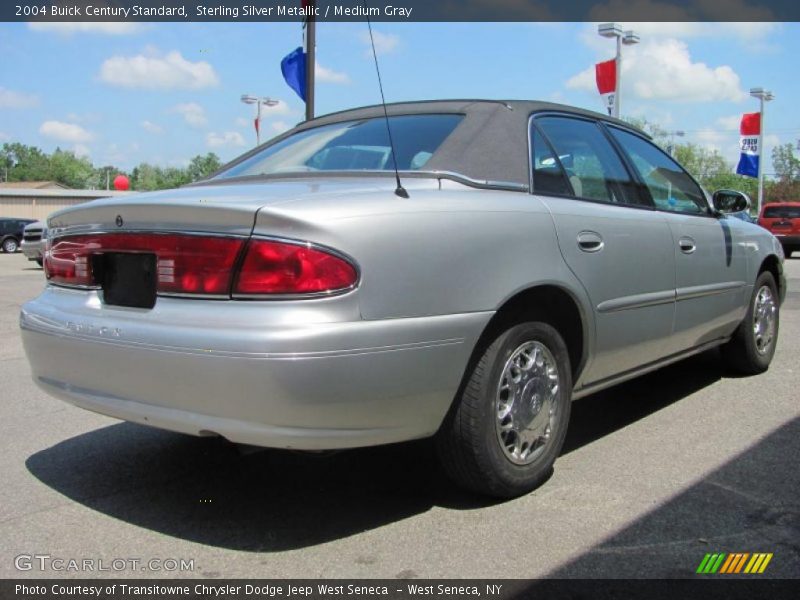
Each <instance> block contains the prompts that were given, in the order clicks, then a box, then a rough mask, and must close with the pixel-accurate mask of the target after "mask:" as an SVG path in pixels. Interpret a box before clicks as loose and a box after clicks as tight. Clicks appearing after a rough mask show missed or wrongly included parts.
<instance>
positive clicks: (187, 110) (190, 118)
mask: <svg viewBox="0 0 800 600" xmlns="http://www.w3.org/2000/svg"><path fill="white" fill-rule="evenodd" d="M172 110H173V111H174V112H176V113H178V114H180V115H181V116H182V117H183V120H184V121H186V122H187V123H188V124H189V125H191V126H192V127H203V126H205V124H206V123H208V118H207V117H206V111H205V109H204V108H203V107H202V106H200V105H199V104H197V103H195V102H186V103H184V104H178V105H177V106H175V107H174V108H173V109H172Z"/></svg>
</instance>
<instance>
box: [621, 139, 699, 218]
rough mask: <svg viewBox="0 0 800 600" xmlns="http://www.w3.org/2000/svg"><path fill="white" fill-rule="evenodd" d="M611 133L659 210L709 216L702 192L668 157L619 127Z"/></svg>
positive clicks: (652, 145) (658, 149)
mask: <svg viewBox="0 0 800 600" xmlns="http://www.w3.org/2000/svg"><path fill="white" fill-rule="evenodd" d="M609 129H610V130H611V134H612V135H613V136H614V137H615V138H616V140H617V141H618V142H619V143H620V145H621V146H622V148H623V150H624V151H625V152H626V153H627V154H628V157H629V158H630V159H631V162H632V163H633V166H634V168H635V169H636V170H637V171H638V172H639V177H641V178H642V180H643V181H644V184H645V185H646V186H647V189H648V190H649V191H650V196H652V198H653V202H654V203H655V205H656V208H658V209H660V210H667V211H671V212H680V213H689V214H707V213H708V204H707V203H706V199H705V195H704V194H703V190H701V189H700V186H698V185H697V184H696V183H695V182H694V181H693V180H692V178H691V177H690V176H689V174H688V173H687V172H686V171H684V170H683V168H682V167H681V166H680V165H679V164H678V163H676V162H675V161H674V160H672V158H670V157H669V155H667V154H666V153H665V152H664V151H662V150H661V149H660V148H658V147H657V146H655V145H654V144H651V143H650V142H648V141H647V140H645V139H643V138H641V137H639V136H638V135H634V134H632V133H628V132H627V131H622V130H621V129H617V128H616V127H610V128H609Z"/></svg>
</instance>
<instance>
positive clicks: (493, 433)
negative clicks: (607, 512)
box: [436, 322, 572, 498]
mask: <svg viewBox="0 0 800 600" xmlns="http://www.w3.org/2000/svg"><path fill="white" fill-rule="evenodd" d="M530 344H538V345H541V346H536V348H540V347H542V346H543V347H544V348H546V349H547V350H548V351H549V353H550V354H549V357H547V355H546V354H544V353H543V352H542V354H541V356H543V357H545V358H544V360H545V361H550V359H552V360H553V361H554V366H555V369H556V371H557V376H558V388H557V391H556V392H554V393H553V394H552V396H549V397H550V398H552V404H551V405H550V406H551V407H552V409H553V412H552V413H551V411H548V412H547V413H544V412H543V411H542V410H540V411H538V412H539V413H541V417H539V416H538V414H537V416H536V417H534V418H535V419H544V420H545V421H544V422H545V424H544V425H542V421H537V423H539V424H538V425H537V427H544V428H545V431H548V430H549V435H547V436H546V441H543V440H544V439H545V435H546V434H545V435H542V436H540V437H539V438H538V443H541V442H543V443H542V445H541V446H540V447H537V449H536V452H535V453H532V454H530V455H529V456H528V460H530V461H531V462H530V463H529V464H516V463H515V462H513V459H512V458H511V457H510V456H509V454H508V451H507V450H506V448H505V444H504V443H503V442H501V439H500V437H501V434H500V433H499V432H498V427H499V426H498V425H497V423H498V419H499V417H498V407H499V406H500V402H501V401H500V400H499V395H500V394H501V392H500V380H501V377H503V376H504V372H505V373H506V376H505V377H504V381H505V380H507V377H508V373H510V372H509V371H506V370H505V369H506V366H507V363H508V365H510V364H512V362H511V359H512V357H513V356H517V357H519V356H520V355H519V354H517V352H518V351H519V350H521V349H522V348H523V347H525V346H526V345H530ZM540 352H541V350H540ZM530 364H533V363H530ZM544 364H545V365H547V362H545V363H544ZM512 368H513V367H512ZM536 369H537V372H541V371H538V369H541V367H540V366H536ZM527 371H528V372H527V374H525V373H523V372H522V371H519V372H520V377H522V376H523V375H525V377H528V378H529V379H527V384H526V385H525V386H524V389H522V385H520V386H517V387H518V388H519V389H520V394H521V395H520V396H519V397H520V398H526V402H527V404H524V403H523V402H520V403H519V406H520V407H523V406H529V407H533V406H534V403H538V402H537V400H536V398H540V397H541V395H537V396H530V397H529V396H526V394H525V391H526V390H533V391H537V390H538V391H542V390H541V389H540V388H538V387H537V386H539V385H540V384H539V383H538V382H544V381H546V380H545V379H544V378H543V377H537V376H535V375H532V373H533V371H530V369H528V370H527ZM521 381H523V382H524V381H525V380H524V379H522V380H521ZM533 391H532V392H531V393H533ZM571 397H572V373H571V370H570V362H569V353H568V351H567V346H566V344H565V343H564V340H563V339H562V338H561V335H560V334H559V333H558V331H556V330H555V329H554V328H553V327H551V326H550V325H548V324H546V323H541V322H527V323H520V324H518V325H515V326H513V327H510V328H509V329H507V330H505V331H504V332H503V333H501V334H500V335H499V336H497V337H496V338H495V339H494V341H492V342H491V344H490V345H489V346H488V348H486V349H485V350H484V351H483V353H482V355H481V356H480V358H479V359H478V360H477V362H476V363H475V364H474V367H472V369H471V371H469V372H467V373H466V374H465V381H464V383H463V384H462V386H461V388H460V390H459V395H458V396H457V397H456V399H455V404H454V406H453V408H452V409H451V411H450V413H449V414H448V416H447V418H446V419H445V422H444V423H443V425H442V428H441V429H440V431H439V433H438V434H437V439H436V447H437V453H438V455H439V460H440V462H441V464H442V467H443V468H444V470H445V472H446V473H447V474H448V476H449V477H450V478H451V479H452V480H453V481H455V482H456V483H457V484H458V485H460V486H462V487H465V488H467V489H470V490H472V491H475V492H478V493H481V494H486V495H489V496H494V497H497V498H511V497H515V496H519V495H522V494H525V493H527V492H529V491H531V490H533V489H534V488H536V487H538V486H539V485H541V484H542V483H543V482H544V481H545V480H546V479H547V477H549V475H550V473H551V472H552V468H553V463H554V462H555V460H556V457H557V456H558V455H559V453H560V452H561V447H562V446H563V444H564V437H565V436H566V433H567V424H568V422H569V413H570V405H571ZM511 404H512V403H509V404H508V405H507V406H510V405H511ZM542 406H547V405H542ZM530 410H531V411H534V410H535V409H533V408H531V409H530ZM509 412H510V411H509ZM553 413H554V414H553ZM524 414H525V415H528V414H529V413H524ZM548 415H552V416H549V418H548ZM511 422H512V423H513V418H512V419H511ZM519 422H525V418H523V417H521V418H520V421H519ZM533 423H534V421H531V422H530V423H529V424H533ZM506 435H511V436H512V439H514V436H515V434H513V433H511V434H509V433H506ZM504 439H505V440H508V439H509V438H504ZM518 439H519V440H520V441H521V440H522V438H521V437H520V438H518ZM522 447H523V448H524V444H522ZM518 460H520V459H519V458H518Z"/></svg>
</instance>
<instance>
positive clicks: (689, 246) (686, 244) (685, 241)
mask: <svg viewBox="0 0 800 600" xmlns="http://www.w3.org/2000/svg"><path fill="white" fill-rule="evenodd" d="M678 246H680V249H681V252H683V253H684V254H691V253H692V252H694V251H695V250H696V249H697V246H696V245H695V243H694V240H693V239H692V238H690V237H682V238H681V239H679V240H678Z"/></svg>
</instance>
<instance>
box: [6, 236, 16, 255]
mask: <svg viewBox="0 0 800 600" xmlns="http://www.w3.org/2000/svg"><path fill="white" fill-rule="evenodd" d="M17 250H19V242H18V241H17V240H16V238H13V237H7V238H6V239H4V240H3V252H5V253H6V254H14V253H15V252H16V251H17Z"/></svg>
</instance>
